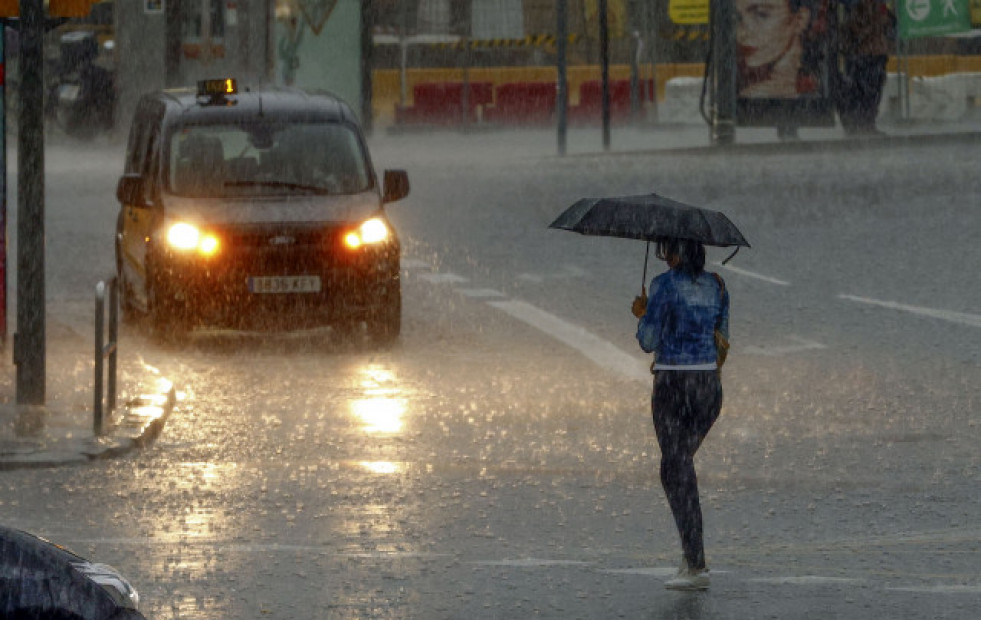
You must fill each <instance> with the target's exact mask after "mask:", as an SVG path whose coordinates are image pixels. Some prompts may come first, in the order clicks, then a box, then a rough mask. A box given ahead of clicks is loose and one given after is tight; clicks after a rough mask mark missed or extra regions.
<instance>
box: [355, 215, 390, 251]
mask: <svg viewBox="0 0 981 620" xmlns="http://www.w3.org/2000/svg"><path fill="white" fill-rule="evenodd" d="M390 234H391V233H390V231H389V229H388V224H386V223H385V221H384V220H382V219H381V218H377V217H373V218H371V219H370V220H368V221H366V222H364V223H363V224H361V226H359V227H358V229H357V230H352V231H351V232H349V233H347V234H346V235H344V244H345V245H347V247H349V248H351V249H357V248H360V247H361V246H362V245H373V244H376V243H382V242H384V241H387V240H388V237H389V235H390Z"/></svg>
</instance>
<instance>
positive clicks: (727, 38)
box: [709, 0, 736, 145]
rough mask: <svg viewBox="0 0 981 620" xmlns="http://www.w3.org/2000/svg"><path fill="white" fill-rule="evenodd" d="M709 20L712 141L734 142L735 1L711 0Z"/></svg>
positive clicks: (719, 142) (718, 143) (720, 143)
mask: <svg viewBox="0 0 981 620" xmlns="http://www.w3.org/2000/svg"><path fill="white" fill-rule="evenodd" d="M709 21H710V23H711V28H710V30H711V32H712V42H711V45H712V60H713V62H712V69H713V70H712V85H713V87H714V89H715V96H714V97H713V101H714V102H715V105H714V106H713V107H712V128H711V140H712V144H716V145H726V144H732V143H733V142H734V141H735V139H736V67H735V57H734V54H733V48H734V47H735V44H736V42H735V40H734V39H735V33H734V32H733V7H732V0H711V3H710V4H709Z"/></svg>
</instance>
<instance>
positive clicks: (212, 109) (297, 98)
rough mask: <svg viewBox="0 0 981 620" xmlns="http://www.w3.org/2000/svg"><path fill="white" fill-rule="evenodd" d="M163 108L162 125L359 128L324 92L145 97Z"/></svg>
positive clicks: (189, 92) (185, 91)
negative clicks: (289, 124) (281, 123)
mask: <svg viewBox="0 0 981 620" xmlns="http://www.w3.org/2000/svg"><path fill="white" fill-rule="evenodd" d="M145 97H147V98H151V99H156V100H157V101H160V102H161V103H163V104H164V105H165V106H166V108H167V114H166V121H165V123H167V124H170V123H174V122H178V123H182V124H205V125H207V124H219V123H221V124H223V123H236V122H248V121H261V120H273V121H277V120H279V121H282V120H289V121H294V122H316V121H320V122H345V123H350V124H352V125H355V126H358V127H360V123H359V122H358V118H357V116H355V114H354V112H353V110H352V109H351V107H350V106H349V105H348V104H347V103H346V102H345V101H344V100H342V99H340V98H339V97H337V96H335V95H333V94H331V93H328V92H324V91H319V92H316V91H315V92H307V91H303V90H300V89H296V88H282V87H263V88H258V89H243V90H241V91H239V92H238V93H237V94H234V95H227V96H225V98H224V99H213V98H212V99H209V98H208V97H205V96H199V95H198V94H197V91H196V90H193V89H190V88H181V89H172V90H162V91H157V92H154V93H150V94H148V95H145Z"/></svg>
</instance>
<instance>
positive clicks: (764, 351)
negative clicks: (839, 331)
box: [740, 336, 828, 357]
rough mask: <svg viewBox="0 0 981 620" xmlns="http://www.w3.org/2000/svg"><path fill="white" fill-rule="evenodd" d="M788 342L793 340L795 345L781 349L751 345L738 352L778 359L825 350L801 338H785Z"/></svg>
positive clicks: (817, 343) (817, 344) (815, 343)
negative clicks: (784, 356) (803, 352)
mask: <svg viewBox="0 0 981 620" xmlns="http://www.w3.org/2000/svg"><path fill="white" fill-rule="evenodd" d="M787 339H788V340H793V341H794V342H796V343H797V344H793V345H787V346H783V347H754V346H752V345H749V346H745V347H740V352H742V353H749V354H750V355H766V356H769V357H780V356H783V355H792V354H794V353H801V352H802V351H811V350H814V349H827V348H828V347H826V346H825V345H823V344H821V343H820V342H814V341H813V340H808V339H806V338H801V337H800V336H787Z"/></svg>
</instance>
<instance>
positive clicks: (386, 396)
mask: <svg viewBox="0 0 981 620" xmlns="http://www.w3.org/2000/svg"><path fill="white" fill-rule="evenodd" d="M361 372H362V374H363V375H364V377H363V379H362V380H361V387H362V388H363V389H364V398H359V399H356V400H353V401H351V411H352V412H353V413H354V415H355V416H357V418H358V419H359V420H361V422H362V423H363V424H364V426H363V427H362V430H364V432H366V433H373V434H374V433H379V434H388V435H394V434H397V433H400V432H402V429H403V427H404V421H403V418H404V416H405V406H406V401H405V399H404V398H401V397H400V394H401V392H400V390H399V389H398V388H397V387H392V384H393V383H394V382H395V376H394V375H393V374H392V373H391V372H389V371H388V370H385V369H384V368H382V367H380V366H378V365H369V366H367V367H365V368H364V369H363V370H362V371H361Z"/></svg>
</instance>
